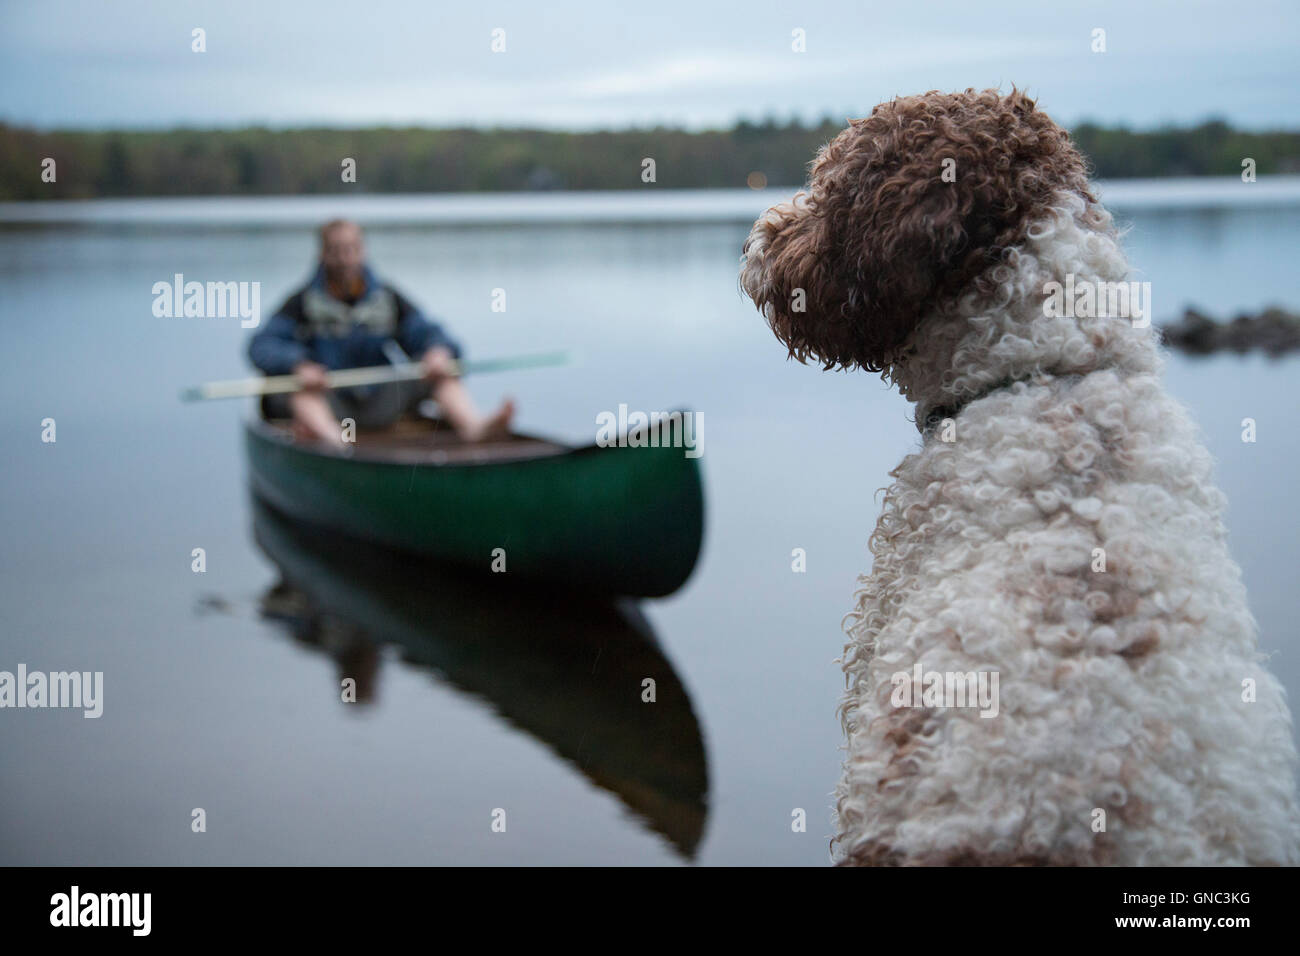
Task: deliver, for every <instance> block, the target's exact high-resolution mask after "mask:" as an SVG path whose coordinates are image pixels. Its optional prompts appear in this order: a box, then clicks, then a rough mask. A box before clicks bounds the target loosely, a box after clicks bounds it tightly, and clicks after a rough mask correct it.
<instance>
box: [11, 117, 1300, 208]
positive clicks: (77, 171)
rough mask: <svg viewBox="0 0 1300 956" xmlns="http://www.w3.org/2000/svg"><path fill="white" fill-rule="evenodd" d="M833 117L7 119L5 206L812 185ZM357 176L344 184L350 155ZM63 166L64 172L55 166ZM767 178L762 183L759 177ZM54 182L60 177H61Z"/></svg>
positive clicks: (1119, 134)
mask: <svg viewBox="0 0 1300 956" xmlns="http://www.w3.org/2000/svg"><path fill="white" fill-rule="evenodd" d="M842 125H843V124H842V123H839V122H832V121H831V120H829V119H827V120H823V121H822V122H821V123H818V124H815V125H804V124H801V123H799V122H789V123H778V122H776V121H772V120H768V121H765V122H762V123H751V122H745V121H742V122H740V123H738V124H736V125H735V126H734V127H732V128H731V129H728V130H717V131H705V132H688V131H686V130H681V129H674V128H665V127H656V128H653V129H641V130H620V131H609V132H586V133H577V132H575V133H568V132H551V131H546V130H532V129H486V130H485V129H426V128H415V127H407V128H372V129H334V128H316V129H288V130H270V129H265V128H248V129H235V130H225V129H223V130H198V129H174V130H165V131H156V130H155V131H105V132H90V131H53V132H39V131H36V130H31V129H23V128H18V127H11V126H6V125H4V124H0V199H5V200H19V199H74V198H90V197H101V196H178V195H186V196H195V195H284V194H289V195H295V194H310V193H341V192H357V191H361V192H376V193H403V192H474V191H516V190H539V189H591V190H596V189H631V188H637V187H639V186H641V185H642V180H641V176H642V161H643V160H644V159H645V158H647V157H650V158H653V159H654V161H655V181H656V183H657V185H658V186H659V187H661V188H675V189H687V188H707V187H740V186H744V185H746V183H747V182H750V183H753V184H757V183H761V182H763V181H765V182H766V183H767V184H768V185H772V186H795V185H798V184H800V183H802V182H803V181H804V179H805V176H806V173H807V165H808V162H809V160H810V159H811V158H812V156H813V155H814V154H815V152H816V150H817V148H818V147H819V146H821V145H822V144H823V143H825V142H826V141H827V140H828V139H830V138H831V137H832V136H834V135H835V133H836V132H838V131H839V129H841V128H842ZM1074 136H1075V139H1076V140H1077V141H1078V143H1079V145H1080V146H1081V147H1082V148H1083V150H1084V151H1085V152H1086V153H1087V154H1088V155H1089V156H1090V157H1091V159H1092V162H1093V164H1094V167H1095V170H1096V175H1098V176H1100V177H1103V178H1125V177H1133V176H1208V175H1232V174H1238V173H1240V171H1241V162H1242V159H1243V158H1246V157H1250V158H1253V159H1254V160H1255V161H1256V164H1257V172H1258V174H1259V175H1268V174H1277V173H1294V172H1300V132H1262V133H1250V132H1242V131H1238V130H1233V129H1231V128H1230V127H1229V126H1228V125H1227V124H1226V123H1223V122H1218V121H1214V122H1207V123H1203V124H1201V125H1199V126H1196V127H1190V128H1171V129H1162V130H1156V131H1151V132H1134V131H1131V130H1127V129H1123V128H1108V127H1102V126H1096V125H1092V124H1085V125H1081V126H1079V127H1078V128H1077V129H1075V130H1074ZM349 158H350V159H352V160H355V163H356V181H355V183H352V182H345V181H344V178H343V171H344V160H345V159H349ZM50 159H52V160H53V161H54V164H53V168H52V170H51V169H50V164H49V163H48V162H47V160H50ZM756 173H757V174H761V176H754V177H753V178H752V179H751V174H756ZM51 178H52V180H53V181H49V180H51Z"/></svg>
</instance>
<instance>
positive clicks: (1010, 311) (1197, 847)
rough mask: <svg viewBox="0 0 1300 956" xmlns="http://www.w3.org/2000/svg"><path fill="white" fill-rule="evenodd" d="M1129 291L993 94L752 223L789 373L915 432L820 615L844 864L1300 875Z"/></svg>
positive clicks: (1283, 780)
mask: <svg viewBox="0 0 1300 956" xmlns="http://www.w3.org/2000/svg"><path fill="white" fill-rule="evenodd" d="M1128 277H1129V267H1128V263H1127V261H1126V259H1125V256H1124V253H1123V251H1122V249H1121V246H1120V242H1119V232H1118V230H1117V229H1116V227H1115V225H1114V223H1113V220H1112V218H1111V216H1110V214H1109V213H1108V212H1107V211H1106V210H1105V209H1104V208H1103V207H1102V205H1101V204H1100V203H1099V201H1098V200H1097V198H1096V196H1095V195H1094V194H1093V191H1092V187H1091V186H1090V184H1089V178H1088V169H1087V164H1086V161H1085V159H1084V157H1083V156H1082V154H1081V153H1080V152H1079V151H1078V149H1077V148H1076V147H1075V146H1074V145H1073V143H1072V142H1071V141H1070V137H1069V135H1068V134H1067V133H1066V132H1065V130H1063V129H1062V128H1061V127H1060V126H1058V125H1057V124H1056V123H1055V122H1053V121H1052V119H1051V118H1050V117H1048V116H1047V114H1046V113H1045V112H1043V111H1042V110H1041V109H1039V108H1038V107H1037V104H1036V103H1035V102H1034V100H1032V99H1031V98H1029V97H1028V96H1027V95H1025V93H1024V92H1022V91H1018V90H1016V89H1014V88H1013V89H1012V91H1011V92H1010V93H1009V94H1007V93H1002V92H1000V91H997V90H984V91H976V90H971V89H968V90H966V91H964V92H960V93H952V94H945V93H939V92H930V93H926V94H924V95H920V96H908V97H900V98H897V99H894V100H892V101H890V102H887V103H883V104H881V105H879V106H877V107H876V108H875V109H874V110H873V111H872V112H871V115H870V116H868V117H866V118H865V119H858V120H852V121H850V123H849V125H848V128H846V129H845V130H843V131H842V132H841V133H839V135H838V136H836V137H835V138H834V139H833V140H832V141H831V142H830V143H829V144H827V145H826V146H824V147H823V148H822V149H821V151H820V152H819V154H818V156H817V158H816V160H815V162H814V163H813V165H812V168H811V172H810V175H809V180H808V184H807V187H806V188H805V189H804V190H801V191H800V192H799V193H798V194H796V196H795V198H794V200H793V201H791V202H787V203H782V204H779V205H777V206H774V207H772V208H771V209H769V210H768V211H767V212H766V213H765V214H764V215H763V216H762V217H761V218H760V219H759V220H758V221H757V222H756V223H755V224H754V226H753V229H752V230H751V231H750V233H749V236H748V239H747V240H746V242H745V246H744V253H743V256H742V260H741V273H740V285H741V288H742V290H743V292H744V293H745V294H746V295H748V296H749V298H751V299H752V300H753V302H754V303H755V305H757V307H758V308H759V310H760V311H761V313H762V314H763V316H764V317H765V318H766V320H767V323H768V324H769V326H770V327H771V329H772V331H773V332H775V334H776V337H777V338H778V339H779V340H780V341H781V343H782V344H783V345H785V346H786V348H787V349H788V352H789V355H790V356H791V357H793V358H795V359H797V360H798V361H800V362H810V361H811V362H816V363H818V364H819V365H821V366H822V367H823V368H825V369H856V368H860V369H865V370H868V371H872V372H879V373H881V374H882V377H883V378H884V379H885V380H886V381H887V382H890V383H892V384H894V385H895V386H897V388H898V389H899V391H900V392H901V393H902V394H903V395H904V396H905V397H906V398H908V399H909V400H911V401H912V402H914V403H915V406H916V421H917V425H918V428H919V429H920V430H921V432H922V443H921V447H920V450H919V451H917V452H916V453H914V454H910V455H908V456H907V457H906V458H904V460H903V461H902V463H901V464H900V465H899V466H898V467H897V468H896V469H895V470H894V471H893V472H891V476H892V477H893V479H894V481H893V484H892V485H891V486H890V487H889V488H888V489H887V490H886V493H885V497H884V502H883V510H882V513H881V515H880V518H879V521H878V523H877V525H876V528H875V531H874V533H873V534H872V535H871V538H870V542H869V546H870V550H871V553H872V555H873V558H874V560H873V563H872V568H871V571H870V573H869V574H866V575H864V576H862V577H860V578H859V579H858V587H857V590H856V593H855V601H856V606H855V607H854V608H853V610H852V611H851V612H850V613H849V615H848V616H847V617H846V618H845V631H846V634H847V637H848V643H847V646H846V647H845V652H844V657H843V658H842V661H841V663H842V665H843V668H844V671H845V673H846V675H847V690H846V693H845V697H844V699H843V701H842V703H841V705H840V710H839V714H840V717H841V721H842V724H843V729H844V732H845V735H846V738H847V745H846V748H845V752H846V755H845V759H844V765H843V774H842V777H841V780H840V782H839V785H838V787H837V790H836V808H835V812H834V815H833V833H834V836H833V838H832V840H831V856H832V860H833V861H834V862H836V863H838V864H849V865H853V864H856V865H962V864H966V865H1156V864H1158V865H1225V864H1246V865H1259V864H1283V865H1294V864H1296V863H1298V862H1300V823H1298V821H1300V814H1297V802H1296V794H1295V765H1296V750H1295V745H1294V742H1293V740H1292V736H1291V716H1290V712H1289V710H1288V708H1287V704H1286V697H1285V691H1284V689H1283V687H1282V686H1281V684H1280V683H1279V682H1278V680H1277V679H1276V678H1275V677H1274V676H1273V675H1272V674H1270V673H1269V672H1268V670H1267V669H1266V668H1265V666H1264V663H1263V661H1262V658H1261V654H1260V651H1259V648H1258V643H1257V635H1256V625H1255V622H1254V619H1253V618H1252V617H1251V614H1250V612H1249V610H1248V608H1247V602H1246V591H1245V588H1244V586H1243V584H1242V580H1241V573H1240V570H1239V569H1238V567H1237V565H1236V564H1234V563H1233V561H1232V559H1231V557H1230V556H1229V554H1228V550H1227V546H1226V532H1225V529H1224V524H1223V521H1222V511H1223V508H1224V504H1225V500H1224V496H1223V495H1222V493H1221V492H1220V491H1219V490H1218V489H1217V488H1216V486H1215V484H1214V481H1213V478H1212V474H1211V472H1212V462H1211V459H1210V456H1209V454H1208V452H1207V451H1206V450H1205V448H1204V447H1203V446H1202V444H1201V442H1200V439H1199V438H1198V435H1197V432H1196V429H1195V427H1194V426H1193V424H1192V423H1191V421H1190V419H1189V418H1188V416H1187V414H1186V413H1185V412H1184V410H1183V409H1182V408H1181V407H1180V406H1179V405H1178V404H1177V403H1176V402H1175V401H1174V400H1173V399H1172V398H1171V397H1170V396H1169V395H1168V394H1167V393H1166V392H1165V390H1164V388H1163V387H1162V384H1161V368H1162V362H1163V359H1162V355H1161V352H1160V348H1159V345H1158V341H1157V338H1156V334H1155V332H1154V330H1153V329H1152V327H1151V324H1150V321H1149V318H1148V317H1146V316H1141V315H1138V314H1136V312H1135V313H1134V314H1131V315H1115V314H1107V313H1108V311H1109V310H1108V309H1107V308H1106V306H1105V303H1106V302H1107V301H1108V298H1107V294H1108V292H1109V300H1114V299H1115V296H1114V294H1113V292H1114V289H1115V288H1117V287H1118V285H1119V284H1122V283H1125V282H1126V281H1127V280H1128ZM1062 288H1069V289H1072V290H1075V291H1076V294H1077V296H1078V299H1077V302H1075V301H1073V300H1072V301H1070V302H1065V303H1062V301H1061V300H1062V298H1063V296H1062V295H1061V294H1060V290H1061V289H1062ZM1087 289H1091V290H1093V293H1092V295H1091V299H1089V296H1087V295H1084V294H1083V293H1082V292H1079V291H1078V290H1087ZM1112 304H1114V303H1113V302H1112ZM1073 305H1077V306H1079V307H1078V308H1074V307H1072V306H1073ZM1121 305H1122V303H1121ZM1116 311H1122V309H1117V310H1116ZM1148 311H1149V309H1148ZM1098 313H1100V314H1098ZM990 677H991V678H992V680H991V681H990V680H988V678H990ZM990 688H991V689H992V690H993V691H994V692H995V693H996V698H997V699H996V700H995V701H993V702H992V706H990V705H989V702H988V701H987V700H985V699H984V697H985V696H987V695H985V694H984V693H983V692H985V691H987V690H989V689H990ZM963 691H966V692H967V693H965V694H963ZM976 696H980V698H981V699H980V700H979V701H978V704H977V705H976V706H972V705H971V704H972V700H971V699H970V698H972V697H976ZM963 697H965V698H966V700H963V699H962V698H963Z"/></svg>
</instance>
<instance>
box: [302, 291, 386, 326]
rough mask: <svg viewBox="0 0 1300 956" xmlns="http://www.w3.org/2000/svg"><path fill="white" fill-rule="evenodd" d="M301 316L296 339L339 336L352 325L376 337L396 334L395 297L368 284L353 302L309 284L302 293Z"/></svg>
mask: <svg viewBox="0 0 1300 956" xmlns="http://www.w3.org/2000/svg"><path fill="white" fill-rule="evenodd" d="M302 315H303V320H302V322H301V323H299V329H298V337H299V338H316V337H319V338H327V339H338V338H343V337H344V336H346V335H348V334H350V333H351V331H352V328H353V326H356V325H360V326H362V327H363V328H365V330H366V331H367V332H369V333H370V334H371V335H375V336H379V337H380V338H390V337H392V336H394V335H396V334H397V315H398V309H397V298H396V297H395V296H394V295H393V293H392V292H390V291H389V290H388V289H385V288H384V287H383V286H379V287H378V288H375V287H373V286H372V287H371V290H370V291H369V292H368V293H367V294H366V295H364V296H362V298H361V299H359V300H358V301H357V302H356V304H355V305H348V304H347V303H346V302H342V301H340V300H339V299H336V298H334V296H332V295H330V294H329V293H328V292H326V291H325V290H324V289H322V288H318V287H317V286H309V287H308V288H307V289H305V290H304V291H303V294H302Z"/></svg>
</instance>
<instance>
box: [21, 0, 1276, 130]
mask: <svg viewBox="0 0 1300 956" xmlns="http://www.w3.org/2000/svg"><path fill="white" fill-rule="evenodd" d="M195 27H202V28H204V29H205V30H206V34H207V36H206V40H207V52H205V53H194V52H192V51H191V49H190V47H191V30H193V29H194V28H195ZM1098 27H1100V28H1102V29H1104V30H1105V31H1106V52H1105V53H1093V52H1092V51H1091V49H1090V46H1091V44H1092V36H1091V34H1092V31H1093V29H1094V28H1098ZM494 28H502V29H504V31H505V42H506V51H505V52H504V53H493V52H492V51H491V48H490V47H491V41H492V36H491V35H492V31H493V29H494ZM796 28H798V29H802V30H804V31H805V32H806V38H807V39H806V43H807V51H806V52H804V53H795V52H793V51H792V50H791V42H792V31H793V30H795V29H796ZM1012 83H1015V84H1017V85H1018V86H1021V87H1027V88H1028V89H1029V90H1030V92H1031V93H1033V94H1035V95H1037V96H1039V97H1040V102H1041V103H1042V105H1043V106H1044V107H1046V108H1047V110H1048V111H1049V112H1051V113H1052V114H1053V115H1054V116H1055V117H1056V118H1057V119H1058V120H1060V121H1062V122H1064V123H1067V124H1073V123H1075V122H1077V121H1079V120H1081V119H1085V118H1089V119H1095V120H1099V121H1102V122H1108V123H1114V122H1125V123H1129V124H1131V125H1136V126H1141V127H1147V126H1153V125H1157V124H1160V123H1162V122H1167V121H1172V122H1179V123H1185V122H1194V121H1197V120H1201V119H1204V118H1205V117H1207V116H1210V115H1217V116H1222V117H1224V118H1227V119H1228V120H1229V121H1231V122H1233V123H1234V124H1237V125H1240V126H1245V127H1249V128H1262V127H1287V128H1292V129H1294V128H1296V127H1300V2H1297V0H1262V2H1256V0H1251V2H1237V3H1227V2H1222V0H1220V2H1217V3H1211V2H1202V0H1145V2H1144V0H1092V2H1079V3H1072V2H1058V0H1029V2H1023V0H1002V2H997V3H972V2H970V0H960V2H946V0H943V2H913V0H895V2H889V3H880V2H872V0H859V2H837V0H828V2H818V0H808V2H779V3H764V2H752V0H751V2H743V3H708V2H705V0H639V2H638V0H595V2H587V3H568V4H565V3H560V2H547V0H534V2H531V3H519V4H500V3H487V2H477V0H468V2H455V3H445V2H438V0H347V2H339V0H315V2H307V0H283V2H276V0H251V2H250V0H218V2H188V0H33V2H30V3H28V2H19V0H0V119H3V120H5V121H7V122H10V123H18V124H23V125H34V126H38V127H42V128H49V127H68V126H76V127H156V126H171V125H189V126H231V125H243V124H247V123H264V124H269V125H273V126H285V125H303V124H328V125H348V126H355V125H369V124H383V123H411V124H427V125H448V124H458V125H459V124H468V125H527V126H546V127H555V128H593V127H625V126H630V125H643V124H648V123H655V122H664V123H672V124H680V125H685V126H688V127H692V128H699V127H705V126H718V125H729V124H730V123H732V122H733V121H735V120H736V119H737V118H739V117H742V116H743V117H749V118H761V117H763V116H766V115H769V114H770V115H774V116H776V117H778V118H781V119H785V118H788V117H790V116H794V115H797V116H800V117H803V118H806V119H812V118H816V117H819V116H821V115H823V114H830V115H832V116H834V117H836V118H837V119H842V118H844V117H846V116H858V115H862V114H863V113H865V112H867V111H868V110H869V109H870V107H871V106H872V105H874V104H875V103H877V102H879V101H881V100H884V99H888V98H889V97H891V96H893V95H896V94H899V93H915V92H923V91H925V90H927V89H945V90H947V89H960V88H965V87H967V86H975V87H985V86H1001V87H1003V88H1007V87H1009V86H1010V85H1011V84H1012Z"/></svg>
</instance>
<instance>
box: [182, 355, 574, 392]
mask: <svg viewBox="0 0 1300 956" xmlns="http://www.w3.org/2000/svg"><path fill="white" fill-rule="evenodd" d="M567 362H568V355H567V354H565V353H563V352H555V353H550V354H545V355H522V356H518V357H516V358H506V359H482V360H479V361H475V362H453V363H452V371H453V374H456V375H463V374H466V373H470V372H472V373H474V374H481V373H483V372H505V371H510V370H514V369H523V368H541V367H544V366H548V365H564V364H566V363H567ZM421 378H424V366H423V365H422V364H421V363H419V362H407V363H405V364H402V365H371V366H366V367H363V368H346V369H340V370H339V371H336V372H329V373H327V374H326V376H325V382H326V386H325V387H326V388H351V387H354V386H358V385H382V384H384V383H386V382H411V381H415V380H417V379H421ZM301 390H302V382H301V381H299V379H298V376H296V375H267V376H264V377H262V378H241V379H231V380H228V381H224V382H206V383H204V384H203V385H198V386H196V387H194V388H187V389H186V390H185V391H183V392H182V393H181V400H182V401H186V402H198V401H210V400H214V399H223V398H248V397H250V396H253V395H282V394H284V393H286V392H297V391H301Z"/></svg>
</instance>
